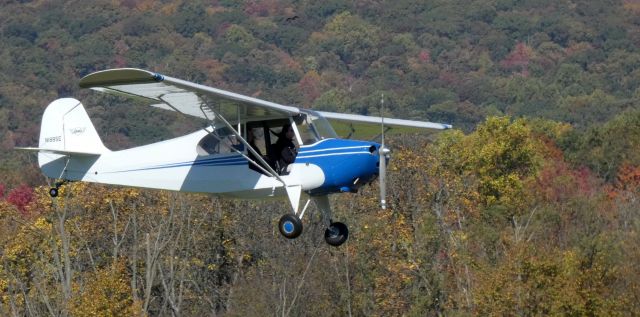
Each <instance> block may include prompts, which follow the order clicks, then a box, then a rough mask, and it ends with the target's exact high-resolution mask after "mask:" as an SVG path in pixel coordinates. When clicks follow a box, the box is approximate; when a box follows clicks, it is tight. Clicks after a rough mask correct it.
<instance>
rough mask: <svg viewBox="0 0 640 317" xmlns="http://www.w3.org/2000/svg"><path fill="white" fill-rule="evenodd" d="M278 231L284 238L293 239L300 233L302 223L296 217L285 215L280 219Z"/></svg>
mask: <svg viewBox="0 0 640 317" xmlns="http://www.w3.org/2000/svg"><path fill="white" fill-rule="evenodd" d="M278 229H279V230H280V233H282V235H283V236H284V237H285V238H288V239H294V238H297V237H298V236H299V235H300V234H301V233H302V221H301V220H300V218H298V216H296V215H292V214H286V215H284V216H282V218H280V222H279V223H278Z"/></svg>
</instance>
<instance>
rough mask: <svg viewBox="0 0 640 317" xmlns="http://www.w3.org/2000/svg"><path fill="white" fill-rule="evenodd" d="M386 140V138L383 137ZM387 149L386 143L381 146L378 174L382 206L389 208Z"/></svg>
mask: <svg viewBox="0 0 640 317" xmlns="http://www.w3.org/2000/svg"><path fill="white" fill-rule="evenodd" d="M383 140H384V138H383ZM385 150H387V149H386V148H385V147H384V145H381V146H380V150H379V151H378V153H379V154H380V164H379V171H378V174H379V175H380V177H379V179H380V207H382V209H387V199H386V196H387V183H386V182H387V157H386V155H385Z"/></svg>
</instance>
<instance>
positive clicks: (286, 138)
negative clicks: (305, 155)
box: [275, 124, 298, 175]
mask: <svg viewBox="0 0 640 317" xmlns="http://www.w3.org/2000/svg"><path fill="white" fill-rule="evenodd" d="M295 135H296V134H295V132H294V131H293V127H291V125H290V124H285V125H284V126H282V130H281V131H280V133H279V135H278V141H277V142H276V144H275V153H276V155H278V159H277V163H278V167H279V168H278V172H279V173H280V175H286V174H289V170H288V169H287V167H288V166H289V164H291V163H293V162H294V161H295V160H296V155H298V149H297V148H296V145H295V144H294V143H293V137H295Z"/></svg>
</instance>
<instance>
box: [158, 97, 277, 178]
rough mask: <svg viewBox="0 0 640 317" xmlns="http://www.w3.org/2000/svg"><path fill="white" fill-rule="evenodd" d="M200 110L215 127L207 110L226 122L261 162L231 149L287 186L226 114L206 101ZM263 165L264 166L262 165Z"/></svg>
mask: <svg viewBox="0 0 640 317" xmlns="http://www.w3.org/2000/svg"><path fill="white" fill-rule="evenodd" d="M160 99H161V100H162V101H163V102H165V103H167V104H168V105H171V104H169V102H168V101H167V100H164V99H162V97H160ZM200 110H201V111H202V114H203V115H204V117H205V118H206V119H207V120H208V121H209V122H211V126H212V127H215V121H214V120H213V119H211V118H209V116H208V115H207V112H210V113H213V115H214V116H215V117H216V118H218V119H220V120H221V121H222V123H224V125H225V126H226V127H227V128H229V130H230V131H231V133H233V134H234V135H235V136H236V138H238V140H240V142H242V144H244V146H245V147H246V148H247V150H248V151H251V154H253V156H254V157H255V158H256V159H258V161H259V162H260V163H261V164H258V163H256V162H255V161H254V160H252V159H251V158H249V157H248V156H247V155H246V154H244V153H242V152H241V151H239V150H238V149H236V148H234V147H231V149H232V150H233V151H235V152H237V153H238V154H240V155H242V157H244V158H245V159H247V160H248V161H249V162H250V163H251V164H254V165H255V166H257V167H258V168H259V169H260V170H262V171H263V172H265V174H267V175H269V176H271V177H275V178H276V179H277V180H278V181H280V182H281V183H282V185H284V186H287V184H286V183H285V182H284V180H283V179H282V178H281V177H280V175H278V173H276V171H274V170H273V168H271V166H269V164H268V163H267V162H266V161H265V160H264V159H263V158H262V156H261V155H260V154H258V152H256V150H255V149H254V148H253V147H252V146H251V145H249V142H247V141H246V140H245V139H244V138H243V137H242V136H241V135H240V133H238V131H236V129H234V128H233V126H232V125H231V124H230V123H229V121H227V119H225V118H224V116H222V115H221V114H220V113H218V112H217V111H215V110H214V109H213V107H210V106H209V105H208V104H206V103H202V104H201V105H200ZM205 131H207V132H208V133H209V134H210V135H212V136H213V137H214V138H216V139H218V141H221V140H220V138H219V137H218V136H217V135H215V134H214V133H213V131H209V130H207V129H205ZM260 165H262V166H260Z"/></svg>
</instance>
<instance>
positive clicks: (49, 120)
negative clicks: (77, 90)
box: [33, 98, 109, 167]
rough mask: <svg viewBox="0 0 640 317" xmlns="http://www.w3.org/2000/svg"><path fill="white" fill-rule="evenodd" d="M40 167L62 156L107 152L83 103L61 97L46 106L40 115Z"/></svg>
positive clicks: (96, 154) (95, 154) (92, 154)
mask: <svg viewBox="0 0 640 317" xmlns="http://www.w3.org/2000/svg"><path fill="white" fill-rule="evenodd" d="M33 150H38V151H39V152H40V154H39V155H38V164H39V165H40V167H42V166H44V165H46V164H48V163H50V162H52V161H54V160H57V159H59V158H61V157H62V156H65V155H66V156H69V155H78V156H99V155H101V154H103V153H106V152H109V149H107V148H106V147H105V146H104V144H103V143H102V140H100V137H99V136H98V132H97V131H96V129H95V127H94V126H93V124H92V123H91V120H90V119H89V116H88V115H87V112H86V111H85V110H84V107H83V106H82V103H80V101H78V100H76V99H73V98H61V99H58V100H55V101H53V102H52V103H50V104H49V106H47V109H46V110H45V111H44V115H43V116H42V126H41V128H40V144H39V146H38V148H37V149H33Z"/></svg>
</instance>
